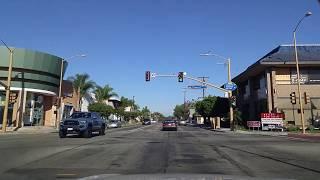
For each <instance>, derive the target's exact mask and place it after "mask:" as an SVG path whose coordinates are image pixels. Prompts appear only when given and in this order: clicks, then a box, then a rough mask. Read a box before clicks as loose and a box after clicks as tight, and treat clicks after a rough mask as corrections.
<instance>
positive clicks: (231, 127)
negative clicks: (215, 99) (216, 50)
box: [228, 58, 234, 131]
mask: <svg viewBox="0 0 320 180" xmlns="http://www.w3.org/2000/svg"><path fill="white" fill-rule="evenodd" d="M228 83H232V82H231V59H230V58H228ZM228 97H229V101H231V98H232V91H229V92H228ZM229 112H230V129H231V131H233V130H234V122H233V107H232V104H231V102H230V109H229Z"/></svg>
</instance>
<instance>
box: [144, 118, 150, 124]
mask: <svg viewBox="0 0 320 180" xmlns="http://www.w3.org/2000/svg"><path fill="white" fill-rule="evenodd" d="M142 125H151V120H150V119H144V120H143V121H142Z"/></svg>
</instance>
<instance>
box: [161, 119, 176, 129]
mask: <svg viewBox="0 0 320 180" xmlns="http://www.w3.org/2000/svg"><path fill="white" fill-rule="evenodd" d="M162 130H163V131H165V130H174V131H177V130H178V125H177V121H175V120H164V121H163V122H162Z"/></svg>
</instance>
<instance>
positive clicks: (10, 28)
mask: <svg viewBox="0 0 320 180" xmlns="http://www.w3.org/2000/svg"><path fill="white" fill-rule="evenodd" d="M308 10H310V11H312V12H313V15H312V16H311V17H309V18H307V19H305V21H304V22H303V24H302V25H301V27H300V29H299V32H298V34H297V38H298V43H320V34H319V32H320V15H319V14H320V5H319V3H318V1H317V0H268V1H254V0H242V1H238V0H220V1H218V0H215V1H213V0H134V1H133V0H126V1H125V0H113V1H112V0H108V1H102V0H83V1H80V0H69V1H66V0H55V1H52V0H42V1H40V0H39V1H36V0H30V1H22V0H20V1H15V0H3V1H1V6H0V22H1V26H0V38H1V39H3V40H4V41H6V42H7V43H8V44H9V45H10V46H16V47H22V48H29V49H34V50H39V51H44V52H48V53H51V54H54V55H57V56H60V57H69V56H72V55H74V54H79V53H86V54H87V55H88V56H87V58H85V59H72V60H70V61H69V67H68V70H67V74H66V76H70V75H74V74H76V73H88V74H89V75H90V76H91V78H92V80H94V81H96V82H97V83H98V84H100V85H104V84H110V85H111V86H112V87H113V88H114V89H115V91H116V92H117V93H118V94H119V95H121V96H126V97H132V96H135V97H136V100H137V102H138V103H139V104H140V106H145V105H147V106H149V107H150V108H151V110H152V111H160V112H163V113H165V114H170V113H172V109H173V107H174V106H175V105H176V104H179V103H182V102H183V93H182V88H183V87H185V86H187V85H193V84H195V83H193V82H189V81H186V82H184V83H178V82H177V79H175V78H162V79H160V78H159V79H155V80H152V81H151V82H149V83H146V82H145V81H144V73H145V71H146V70H151V71H153V72H157V73H170V74H171V73H176V72H179V71H186V72H187V73H188V74H189V75H192V76H196V77H197V76H202V75H205V76H209V77H210V82H212V83H216V84H218V85H221V84H223V83H224V82H226V80H227V71H226V68H224V67H223V65H217V64H216V63H217V62H221V61H219V60H218V59H216V58H213V57H211V58H206V57H200V56H199V53H201V52H205V51H207V50H213V51H214V52H215V53H217V54H220V55H223V56H227V57H231V58H232V75H233V76H235V75H237V74H239V73H240V72H242V71H243V70H245V68H247V66H248V65H250V64H252V63H254V62H255V61H256V60H258V59H259V58H260V57H262V56H264V55H265V54H266V53H268V52H269V51H270V50H272V49H273V48H275V47H276V46H278V45H280V44H288V43H291V42H292V30H293V27H294V26H295V24H296V23H297V21H298V20H299V18H301V16H303V14H304V13H305V12H306V11H308ZM208 93H210V94H211V95H221V93H220V92H218V91H215V90H209V91H208ZM198 96H201V91H199V90H192V91H188V93H187V98H188V99H192V98H196V97H198Z"/></svg>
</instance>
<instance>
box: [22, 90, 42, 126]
mask: <svg viewBox="0 0 320 180" xmlns="http://www.w3.org/2000/svg"><path fill="white" fill-rule="evenodd" d="M43 98H44V97H43V95H40V94H36V93H32V92H28V93H27V100H26V108H25V114H24V121H23V122H24V125H31V126H43V125H44V107H43Z"/></svg>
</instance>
